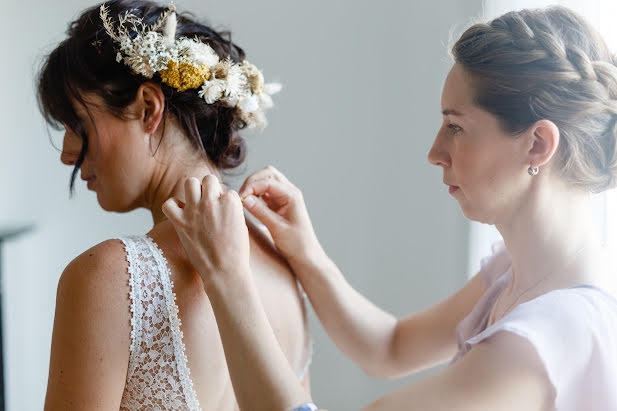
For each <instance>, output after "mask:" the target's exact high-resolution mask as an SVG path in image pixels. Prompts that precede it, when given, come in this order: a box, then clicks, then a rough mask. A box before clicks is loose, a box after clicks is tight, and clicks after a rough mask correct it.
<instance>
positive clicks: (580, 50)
mask: <svg viewBox="0 0 617 411" xmlns="http://www.w3.org/2000/svg"><path fill="white" fill-rule="evenodd" d="M452 55H453V57H454V60H455V62H457V63H459V64H460V65H462V66H463V67H464V69H465V70H466V71H467V72H469V73H470V74H471V76H472V79H473V80H472V81H473V84H474V86H475V90H476V95H475V102H476V104H478V106H480V107H481V108H483V109H485V110H487V111H488V112H490V113H492V114H494V115H495V116H496V117H497V118H498V119H499V121H500V124H501V127H502V128H503V130H504V131H506V132H508V133H510V134H511V135H513V136H516V135H519V134H520V133H522V132H523V131H525V130H527V129H528V128H529V127H530V126H531V125H533V124H534V123H535V122H536V121H538V120H541V119H548V120H550V121H552V122H554V123H555V125H556V126H557V127H558V128H559V131H560V137H561V138H560V143H559V147H558V150H557V153H556V157H555V160H554V161H555V164H554V168H555V169H556V170H557V171H558V172H560V174H561V175H562V176H563V177H564V178H565V179H566V181H568V182H570V183H572V184H573V185H575V186H577V187H580V188H582V189H585V190H587V191H590V192H600V191H603V190H606V189H609V188H613V187H615V186H617V146H616V142H617V67H616V63H617V58H616V57H615V55H613V54H612V53H611V52H610V50H609V48H608V47H607V45H606V43H605V42H604V40H603V39H602V38H601V37H600V35H599V34H598V33H597V32H596V30H594V28H593V27H591V25H590V24H589V23H587V22H586V21H585V20H584V19H583V18H582V17H580V16H579V15H577V14H576V13H574V12H573V11H571V10H569V9H567V8H564V7H550V8H546V9H537V10H522V11H516V12H510V13H507V14H504V15H503V16H501V17H498V18H496V19H494V20H492V21H491V22H489V23H488V24H475V25H473V26H472V27H470V28H469V29H467V30H466V31H465V32H464V33H463V35H462V36H461V37H460V38H459V39H458V41H457V42H456V43H455V44H454V46H453V47H452Z"/></svg>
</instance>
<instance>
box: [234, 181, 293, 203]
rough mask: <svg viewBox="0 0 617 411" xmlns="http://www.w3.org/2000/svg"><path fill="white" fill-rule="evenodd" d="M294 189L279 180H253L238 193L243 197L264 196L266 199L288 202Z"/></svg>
mask: <svg viewBox="0 0 617 411" xmlns="http://www.w3.org/2000/svg"><path fill="white" fill-rule="evenodd" d="M294 194H295V193H294V189H293V188H292V187H290V186H288V185H285V184H284V183H281V182H280V181H277V180H273V179H263V180H254V181H252V182H251V183H249V184H247V185H246V187H245V188H244V192H243V193H240V195H241V196H242V197H243V198H246V197H248V196H257V197H261V196H265V197H267V198H268V199H272V200H275V199H276V200H278V201H277V202H279V203H282V202H283V201H281V200H286V201H284V202H285V203H287V202H289V201H290V200H291V199H292V198H293V196H294Z"/></svg>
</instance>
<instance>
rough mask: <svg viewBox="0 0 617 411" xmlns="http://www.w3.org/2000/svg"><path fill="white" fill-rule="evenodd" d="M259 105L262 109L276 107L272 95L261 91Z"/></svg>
mask: <svg viewBox="0 0 617 411" xmlns="http://www.w3.org/2000/svg"><path fill="white" fill-rule="evenodd" d="M259 107H260V108H261V109H262V110H267V109H269V108H272V107H274V102H273V101H272V97H270V95H269V94H267V93H261V94H260V95H259Z"/></svg>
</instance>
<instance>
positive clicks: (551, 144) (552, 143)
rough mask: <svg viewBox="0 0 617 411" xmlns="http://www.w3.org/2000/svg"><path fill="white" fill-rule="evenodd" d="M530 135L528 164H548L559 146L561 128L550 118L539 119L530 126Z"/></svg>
mask: <svg viewBox="0 0 617 411" xmlns="http://www.w3.org/2000/svg"><path fill="white" fill-rule="evenodd" d="M528 136H529V149H528V152H527V156H528V161H527V164H528V165H529V166H531V167H541V166H543V165H546V164H547V163H548V162H549V161H550V160H551V158H552V157H553V155H554V154H555V152H556V151H557V147H558V146H559V128H558V127H557V126H556V125H555V123H553V122H552V121H550V120H546V119H543V120H539V121H536V122H535V123H534V124H533V125H532V126H531V127H530V128H529V130H528Z"/></svg>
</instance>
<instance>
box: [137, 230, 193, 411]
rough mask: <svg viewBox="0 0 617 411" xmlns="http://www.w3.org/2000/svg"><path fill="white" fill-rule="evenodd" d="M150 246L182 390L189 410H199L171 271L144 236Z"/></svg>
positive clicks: (155, 246)
mask: <svg viewBox="0 0 617 411" xmlns="http://www.w3.org/2000/svg"><path fill="white" fill-rule="evenodd" d="M144 239H145V241H146V242H147V244H148V247H149V248H150V251H151V253H152V255H153V256H154V259H155V261H156V265H157V267H158V272H159V275H160V281H161V285H162V287H163V293H164V295H165V304H166V306H167V312H168V313H169V322H170V325H171V334H172V340H173V347H174V354H175V358H176V366H177V367H178V375H179V377H180V384H182V391H183V392H184V395H185V399H186V403H187V405H188V407H189V409H190V410H199V409H200V408H199V402H198V400H197V396H196V394H195V390H194V389H193V381H192V380H191V378H190V374H191V371H190V369H189V367H188V364H187V362H188V360H187V358H186V354H185V346H184V342H183V341H182V337H183V333H182V330H180V325H181V322H180V318H179V317H178V306H177V305H176V294H175V293H174V292H173V281H171V279H170V276H171V271H170V270H169V266H168V263H167V259H166V258H165V256H164V255H163V252H162V251H161V249H160V248H159V247H158V245H157V244H156V243H155V242H154V241H153V240H152V239H151V238H150V237H148V236H146V237H144Z"/></svg>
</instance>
